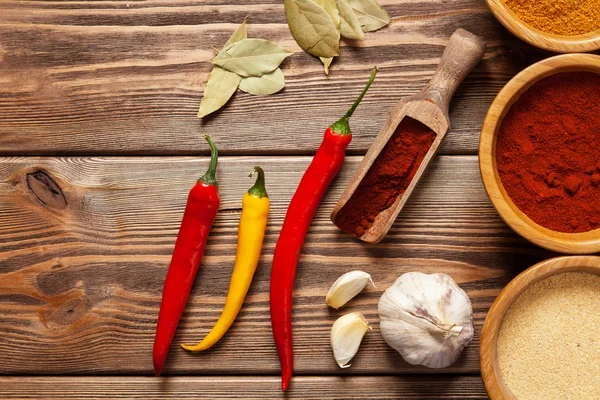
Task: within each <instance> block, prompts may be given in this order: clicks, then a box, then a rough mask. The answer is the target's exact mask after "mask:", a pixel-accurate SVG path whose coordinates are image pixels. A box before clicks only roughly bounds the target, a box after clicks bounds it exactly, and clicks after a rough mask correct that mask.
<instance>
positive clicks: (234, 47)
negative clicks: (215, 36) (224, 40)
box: [212, 39, 292, 77]
mask: <svg viewBox="0 0 600 400" xmlns="http://www.w3.org/2000/svg"><path fill="white" fill-rule="evenodd" d="M290 55H292V52H290V51H288V50H286V49H284V48H283V47H281V46H279V45H278V44H277V43H274V42H271V41H269V40H264V39H244V40H241V41H239V42H235V43H232V44H230V45H228V46H227V47H225V48H224V49H223V51H221V52H220V53H219V54H218V55H217V56H216V57H215V58H214V59H213V61H212V62H213V64H215V65H218V66H220V67H222V68H224V69H226V70H228V71H231V72H235V73H236V74H238V75H240V76H242V77H246V76H261V75H264V74H266V73H268V72H271V71H273V70H274V69H276V68H277V67H279V64H281V63H282V62H283V60H284V59H285V58H286V57H289V56H290Z"/></svg>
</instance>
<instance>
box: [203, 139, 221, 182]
mask: <svg viewBox="0 0 600 400" xmlns="http://www.w3.org/2000/svg"><path fill="white" fill-rule="evenodd" d="M204 139H206V141H207V142H208V145H209V146H210V164H209V165H208V170H207V171H206V173H205V174H204V175H203V176H202V177H201V178H200V179H198V182H202V183H206V184H207V185H211V186H215V187H218V186H219V184H218V183H217V175H216V174H217V162H218V158H219V151H218V150H217V146H215V143H214V142H213V140H212V138H211V137H210V136H209V135H206V136H204Z"/></svg>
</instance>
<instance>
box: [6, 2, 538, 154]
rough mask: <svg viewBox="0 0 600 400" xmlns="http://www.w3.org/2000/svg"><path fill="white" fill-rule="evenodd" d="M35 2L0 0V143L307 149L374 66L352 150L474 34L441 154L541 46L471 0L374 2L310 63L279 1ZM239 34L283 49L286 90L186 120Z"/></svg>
mask: <svg viewBox="0 0 600 400" xmlns="http://www.w3.org/2000/svg"><path fill="white" fill-rule="evenodd" d="M230 3H232V2H228V1H225V0H219V1H208V0H191V1H185V2H184V1H181V0H169V1H166V0H148V1H129V0H122V1H109V0H102V1H93V2H90V1H88V2H81V1H64V0H63V1H51V2H48V1H44V2H23V1H16V0H4V1H2V2H1V3H0V14H1V15H2V18H0V121H2V123H1V124H0V154H2V155H17V154H23V155H42V154H43V155H55V154H61V155H66V154H70V155H102V154H131V153H136V154H149V155H154V154H187V155H192V154H198V153H199V152H202V154H208V151H207V149H206V148H205V146H204V143H203V142H202V140H199V138H201V135H202V134H205V133H210V134H211V135H212V136H213V137H214V138H215V140H217V141H218V142H219V143H221V151H222V154H229V155H235V154H249V155H261V154H262V155H274V154H292V153H294V154H309V153H312V152H313V151H314V149H315V148H316V147H317V146H318V144H319V143H320V141H321V138H322V134H323V131H324V129H325V127H326V126H328V125H329V124H331V123H333V122H335V121H336V120H337V119H338V118H339V117H340V116H341V115H342V114H343V113H344V112H345V111H346V109H347V108H348V106H349V105H350V104H351V102H352V100H353V99H354V98H355V97H356V96H357V94H358V93H359V92H360V89H361V88H362V86H363V85H364V83H365V81H366V79H367V77H368V71H369V70H370V69H371V68H372V66H373V64H377V66H378V67H379V68H380V70H381V72H380V73H379V76H378V78H377V80H376V81H375V84H374V86H373V87H372V89H371V91H370V92H369V94H368V95H367V97H366V98H365V100H364V102H363V104H362V105H361V107H359V109H358V110H357V112H356V113H355V116H354V117H353V121H352V126H353V129H354V131H355V140H354V141H353V143H352V144H351V145H350V148H349V152H350V153H352V154H364V153H365V152H366V149H367V148H368V146H369V144H370V143H371V142H372V140H373V138H374V137H375V136H376V134H377V133H378V132H379V131H380V129H381V127H382V126H383V124H384V122H385V120H386V118H387V116H388V114H389V112H390V111H391V110H392V109H393V107H394V105H395V104H396V103H397V102H398V100H399V99H400V98H401V97H405V96H408V95H411V94H414V93H416V92H418V91H419V90H420V89H422V88H423V87H424V86H425V84H426V83H427V82H428V81H429V80H430V78H431V77H432V75H433V72H434V70H435V68H436V66H437V64H438V62H439V60H440V56H441V54H442V51H443V48H444V46H445V44H446V43H447V42H448V39H449V37H450V35H451V34H452V32H454V31H455V30H456V29H457V28H460V27H464V28H466V29H468V30H470V31H471V32H473V33H475V34H477V35H479V36H481V37H482V38H483V39H484V40H485V41H486V42H487V44H488V50H487V53H486V55H485V57H484V60H483V62H482V63H481V64H480V65H479V66H478V67H477V68H476V69H475V71H473V72H472V73H471V74H470V76H469V77H467V79H466V80H465V82H464V83H463V84H462V85H461V87H460V88H459V90H458V92H457V94H456V95H455V96H454V100H453V102H452V105H451V120H452V127H453V128H452V131H451V133H450V135H449V136H448V139H447V141H446V143H445V144H444V145H443V147H442V149H441V152H442V153H443V154H467V153H468V154H475V153H476V149H477V140H478V133H479V130H480V128H481V124H482V121H483V117H484V115H485V112H486V110H487V108H488V106H489V104H490V103H491V101H492V99H493V98H494V96H495V95H496V93H497V92H498V91H499V90H500V88H501V87H502V86H503V85H504V83H506V82H507V81H508V79H510V78H511V77H512V76H513V75H514V74H515V73H516V72H518V71H519V70H521V69H522V68H523V67H524V66H527V65H529V64H530V63H531V62H532V61H535V60H538V59H540V58H541V57H543V56H544V55H545V54H547V53H544V52H542V51H539V50H535V49H534V48H532V47H530V46H528V45H525V44H523V43H522V42H520V41H518V40H516V39H515V38H513V37H512V36H510V35H509V34H508V33H507V32H506V31H505V30H504V28H502V27H501V25H500V24H499V23H498V22H497V21H496V20H495V19H494V17H493V16H492V14H491V13H490V11H489V10H488V8H487V7H486V6H485V4H484V3H483V2H481V1H480V0H454V1H449V2H448V1H433V0H432V1H420V2H413V1H401V0H383V1H382V2H381V3H382V5H383V6H384V7H385V8H386V9H387V10H388V12H389V14H390V15H391V16H392V17H393V18H392V21H391V23H390V26H389V27H387V28H384V29H381V30H380V31H377V32H370V33H368V34H367V35H366V39H365V40H364V41H344V42H342V56H341V57H339V59H337V58H336V61H335V62H334V63H333V65H332V67H331V74H330V75H329V77H326V76H325V75H324V74H323V70H322V66H321V64H320V62H319V60H317V59H315V58H313V57H310V56H308V55H307V54H305V53H303V52H302V51H300V48H299V47H298V46H297V44H296V43H295V41H294V40H293V38H292V36H291V33H290V32H289V29H288V28H287V25H286V23H285V16H284V12H283V5H282V2H281V1H275V0H268V1H267V0H262V1H261V2H254V1H248V0H245V1H236V2H234V3H235V4H230ZM246 15H249V19H248V23H249V28H248V29H249V35H250V36H251V37H260V38H266V39H271V40H274V41H277V42H278V43H279V44H281V45H282V46H284V47H285V48H287V49H289V50H291V51H294V52H295V54H294V55H293V56H292V57H290V58H289V59H287V60H286V61H285V62H284V63H283V65H282V69H283V71H284V73H285V75H286V79H287V87H286V88H285V89H284V90H283V91H282V92H281V93H279V94H277V95H274V96H268V97H256V96H250V95H248V94H245V93H237V94H235V95H234V97H233V99H232V101H230V103H229V104H228V105H226V106H225V108H224V109H223V110H221V111H220V112H219V113H218V115H216V116H215V117H212V118H207V119H206V120H205V121H201V120H199V119H198V118H196V113H197V110H198V106H199V103H200V98H201V95H202V91H203V87H204V82H205V80H206V79H207V77H208V73H209V71H210V68H211V65H210V60H211V58H212V57H213V56H214V52H213V51H212V50H211V45H215V46H217V47H220V46H221V45H222V44H223V43H225V41H226V40H227V38H228V37H229V35H231V33H232V32H233V30H234V29H235V27H236V25H237V24H239V23H240V22H241V21H242V19H243V18H244V16H246Z"/></svg>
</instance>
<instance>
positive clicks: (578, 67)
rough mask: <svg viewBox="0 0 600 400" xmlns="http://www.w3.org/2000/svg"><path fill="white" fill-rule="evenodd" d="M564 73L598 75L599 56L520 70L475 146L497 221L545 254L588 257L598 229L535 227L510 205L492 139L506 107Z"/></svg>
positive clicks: (599, 241)
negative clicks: (541, 82)
mask: <svg viewBox="0 0 600 400" xmlns="http://www.w3.org/2000/svg"><path fill="white" fill-rule="evenodd" d="M567 71H590V72H595V73H597V74H600V56H596V55H592V54H563V55H559V56H555V57H551V58H547V59H545V60H543V61H540V62H538V63H536V64H533V65H531V66H530V67H528V68H526V69H524V70H523V71H521V72H520V73H519V74H517V75H516V76H515V77H514V78H513V79H511V80H510V81H509V82H508V83H507V84H506V86H504V88H503V89H502V90H501V91H500V93H498V96H496V98H495V99H494V102H493V103H492V105H491V106H490V109H489V110H488V113H487V115H486V117H485V120H484V122H483V128H482V130H481V138H480V142H479V169H480V171H481V177H482V179H483V184H484V186H485V190H486V192H487V194H488V196H489V197H490V200H491V201H492V204H493V205H494V207H496V210H497V211H498V213H499V214H500V217H502V219H503V220H504V221H505V222H506V223H507V224H508V225H509V226H510V227H511V228H512V229H513V230H514V231H515V232H517V233H518V234H519V235H521V236H523V237H524V238H525V239H527V240H529V241H531V242H533V243H535V244H537V245H538V246H541V247H544V248H546V249H549V250H553V251H557V252H561V253H569V254H590V253H596V252H599V251H600V229H594V230H592V231H588V232H581V233H564V232H556V231H553V230H551V229H548V228H544V227H543V226H541V225H538V224H537V223H535V222H534V221H532V220H531V219H530V218H529V217H528V216H527V215H525V214H524V213H523V212H522V211H521V210H520V209H519V208H518V207H517V206H516V205H515V204H514V203H513V201H512V200H511V198H510V197H509V196H508V194H507V193H506V190H504V186H503V185H502V182H501V181H500V176H499V175H498V170H497V168H496V138H497V136H496V135H497V133H498V128H499V127H500V125H501V124H502V121H503V119H504V116H505V115H506V113H507V112H508V110H509V109H510V107H511V106H512V105H513V104H514V103H515V102H516V101H517V100H518V99H519V97H520V96H521V94H523V93H524V92H525V91H527V89H529V88H530V87H531V86H532V85H533V84H534V83H535V82H537V81H538V80H540V79H543V78H545V77H547V76H550V75H553V74H556V73H559V72H567Z"/></svg>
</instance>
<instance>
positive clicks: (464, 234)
mask: <svg viewBox="0 0 600 400" xmlns="http://www.w3.org/2000/svg"><path fill="white" fill-rule="evenodd" d="M309 160H310V158H308V157H292V158H279V157H263V158H250V157H235V158H228V157H224V158H222V160H221V162H220V165H219V179H220V181H221V188H220V192H221V197H222V210H221V212H220V214H219V216H218V217H217V221H216V224H215V227H214V229H213V231H212V233H211V237H210V239H209V242H208V247H207V250H206V254H205V258H204V261H203V266H202V267H201V269H200V272H199V273H198V277H197V279H196V285H195V287H194V289H193V292H192V295H191V298H190V303H189V305H188V308H187V312H186V313H185V314H184V316H183V319H182V322H181V324H180V328H179V330H178V333H177V336H176V338H175V340H174V345H173V347H172V350H171V354H170V358H169V360H168V362H167V366H166V370H165V372H166V373H167V374H189V373H194V374H196V373H208V374H223V375H226V374H250V375H251V374H265V373H269V374H276V373H277V372H278V371H279V363H278V359H277V355H276V352H275V349H274V344H273V339H272V336H271V329H270V319H269V313H268V288H269V275H270V262H271V260H272V252H273V249H274V246H275V243H276V240H277V237H278V232H279V229H280V227H281V223H282V220H283V216H284V214H285V211H286V208H287V204H288V202H289V200H290V197H291V195H292V193H293V192H294V190H295V187H296V185H297V183H298V181H299V179H300V177H301V174H302V172H303V171H304V170H305V168H306V166H307V165H308V162H309ZM359 160H360V157H355V156H352V157H349V158H348V160H347V163H346V165H345V167H344V168H343V170H342V172H341V174H340V176H339V178H338V179H336V180H335V181H334V184H333V187H332V189H331V190H330V191H329V193H328V194H327V195H326V197H325V199H324V203H323V205H322V206H321V207H320V209H319V210H318V212H317V215H316V219H315V221H314V223H313V225H312V228H311V230H310V233H309V236H308V238H307V240H306V244H305V248H304V251H303V256H302V259H301V263H300V267H299V271H298V277H297V285H296V288H297V289H296V292H295V297H294V299H295V302H294V329H295V336H294V345H295V353H296V364H295V367H296V371H297V372H298V373H303V374H315V375H317V374H361V373H362V374H364V373H402V372H420V373H440V372H463V373H464V372H468V373H476V372H478V368H479V365H478V343H479V331H480V329H481V325H482V323H483V320H484V318H485V315H486V312H487V310H488V308H489V306H490V305H491V302H492V301H493V300H494V298H495V296H496V295H497V294H498V292H499V290H500V289H501V288H502V287H503V286H504V285H506V283H507V282H508V281H509V280H510V279H511V278H512V277H514V276H515V275H516V274H517V273H518V272H520V271H521V270H523V269H524V268H525V267H527V266H530V265H532V264H533V263H535V262H537V261H539V260H542V259H544V258H548V257H550V256H551V255H552V254H551V253H549V252H547V251H545V250H542V249H540V248H537V247H535V246H533V245H531V244H528V243H527V242H526V241H525V240H523V239H521V238H519V237H517V236H516V235H515V234H514V233H513V232H512V231H511V230H510V229H509V228H508V227H507V226H506V225H505V224H504V223H503V222H502V221H501V220H500V218H499V217H498V215H497V214H496V212H495V210H494V209H493V207H492V206H491V204H490V202H489V200H488V198H487V196H486V194H485V192H484V190H483V187H482V184H481V181H480V176H479V171H478V166H477V158H476V157H474V156H442V157H438V158H437V159H436V160H435V161H434V162H433V164H432V167H431V168H430V170H429V172H428V173H427V174H426V175H425V176H424V178H423V180H422V181H421V182H420V184H419V186H418V187H417V190H416V191H415V193H414V194H413V196H412V198H411V199H410V201H409V202H408V203H407V205H406V207H405V209H404V210H403V212H402V214H401V215H400V218H399V219H398V220H397V222H396V223H395V224H394V226H393V227H392V229H391V230H390V233H389V235H388V236H387V238H386V239H385V240H384V241H383V242H382V243H380V244H377V245H366V244H364V243H362V242H359V241H357V240H355V239H354V238H352V237H349V236H348V235H346V234H343V233H342V232H341V231H339V230H337V228H335V226H334V225H333V224H332V223H331V221H330V220H329V213H330V212H331V210H332V208H333V205H334V204H335V201H337V199H338V197H339V196H340V194H341V191H342V189H343V187H344V185H345V184H346V182H347V181H348V180H349V178H350V176H351V174H352V172H353V170H354V169H355V168H356V166H357V165H358V162H359ZM207 161H208V160H207V159H206V158H202V159H199V158H194V157H130V158H127V157H108V158H102V157H96V158H87V157H84V158H37V157H24V158H20V157H15V158H3V159H0V332H2V334H0V374H6V373H12V374H48V373H52V374H54V373H57V374H90V373H91V374H96V373H101V374H150V373H151V371H152V362H151V348H152V343H153V338H154V330H155V324H156V316H157V313H158V307H159V302H160V295H161V290H162V285H163V281H164V277H165V274H166V270H167V267H168V264H169V260H170V255H171V252H172V249H173V245H174V242H175V237H176V234H177V231H178V227H179V223H180V219H181V215H182V212H183V207H184V205H185V201H186V197H187V192H188V190H189V189H190V188H191V187H192V186H193V184H194V182H195V179H196V177H197V176H198V175H199V174H200V173H201V171H204V169H205V168H206V166H207ZM256 164H260V165H262V166H263V167H264V168H265V170H266V171H267V179H268V181H267V184H268V190H269V192H270V197H271V201H272V211H271V214H270V222H269V226H268V232H267V235H266V243H265V247H264V251H263V256H262V260H261V264H260V265H259V267H258V271H257V274H256V277H255V280H254V282H253V285H252V287H251V290H250V293H249V295H248V297H247V301H246V304H245V306H244V308H243V309H242V311H241V313H240V315H239V317H238V320H237V322H236V323H235V324H234V326H233V327H232V328H231V330H230V332H229V333H228V334H227V335H226V336H225V337H224V338H223V339H222V340H221V342H220V343H219V344H217V345H216V346H215V347H214V348H213V349H211V350H210V351H207V352H204V353H199V354H190V353H186V352H184V351H183V350H181V349H180V348H178V344H180V343H194V342H196V341H198V340H200V339H202V337H203V336H204V335H205V334H206V333H207V332H208V331H209V329H210V328H211V327H212V325H213V323H214V322H215V320H216V319H217V318H218V316H219V314H220V311H221V308H222V303H223V300H224V296H225V295H226V292H227V287H228V283H229V277H230V273H231V267H232V264H233V260H234V255H235V247H236V233H237V223H238V219H239V210H240V201H241V197H242V195H243V193H244V192H245V190H247V188H248V187H249V186H250V185H251V183H252V182H251V180H250V179H248V178H247V173H248V171H249V170H250V169H251V167H252V166H254V165H256ZM35 172H45V173H46V174H47V176H48V177H50V178H51V179H52V181H53V182H55V184H56V186H55V187H54V189H53V190H54V193H51V192H49V193H47V195H44V194H43V192H42V191H41V190H40V189H39V188H36V192H37V193H38V196H39V197H40V198H42V199H43V200H44V202H45V203H46V205H44V204H43V203H42V202H41V201H40V200H39V199H38V198H37V197H35V196H34V195H33V193H32V191H31V190H30V189H29V188H28V186H27V174H31V173H35ZM61 191H62V194H63V195H64V198H65V199H66V206H65V205H64V204H65V203H64V202H61V201H58V200H56V198H57V197H60V196H59V194H60V192H61ZM352 269H363V270H366V271H368V272H370V273H371V274H372V275H373V279H374V281H375V283H376V284H377V288H376V289H374V288H370V289H368V290H367V291H366V293H364V294H362V295H361V296H359V297H357V299H355V300H353V301H352V302H351V303H350V304H349V305H348V306H347V307H345V308H343V309H342V310H340V311H335V310H332V309H328V308H327V307H326V306H325V304H324V297H325V294H326V292H327V290H328V288H329V286H330V285H331V283H332V282H333V281H334V280H335V279H336V278H337V277H338V276H339V275H341V274H342V273H344V272H347V271H349V270H352ZM411 270H419V271H423V272H427V273H433V272H445V273H448V274H450V275H451V276H452V277H453V278H454V279H455V280H456V281H457V283H458V284H459V285H460V286H461V287H463V288H464V289H465V290H466V291H467V293H468V294H469V296H470V297H471V299H472V301H473V307H474V312H475V314H474V318H475V324H476V331H477V333H476V336H475V339H474V341H473V343H472V344H471V345H469V346H468V347H467V349H466V350H465V352H464V355H463V356H462V358H461V359H460V360H459V361H458V362H457V363H456V364H454V365H453V366H452V367H450V368H448V369H446V370H444V371H433V370H428V369H426V368H424V367H414V366H410V365H408V364H407V363H405V362H404V361H403V360H402V359H401V357H400V356H399V355H398V354H397V353H396V352H394V351H393V350H392V349H390V348H389V347H388V346H387V345H386V344H385V342H384V341H383V339H382V337H381V336H380V333H379V325H378V322H377V321H378V320H377V302H378V300H379V297H380V295H381V293H382V291H383V290H384V289H385V288H387V287H388V286H389V285H391V284H392V283H393V282H394V280H395V279H396V278H397V277H398V276H399V275H400V274H402V273H403V272H408V271H411ZM354 310H360V311H362V312H363V313H364V314H365V316H366V318H367V319H368V320H369V321H370V323H371V324H372V326H373V328H374V329H373V331H371V332H369V333H368V334H367V335H366V338H365V340H364V342H363V345H362V347H361V350H360V352H359V353H358V356H357V357H356V360H355V361H354V364H353V365H352V367H351V368H348V369H344V370H340V369H339V368H338V367H337V365H336V364H335V362H334V360H333V358H332V356H331V350H330V345H329V330H330V327H331V325H332V323H333V321H335V319H336V318H337V317H338V316H340V315H342V314H343V313H346V312H349V311H354Z"/></svg>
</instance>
